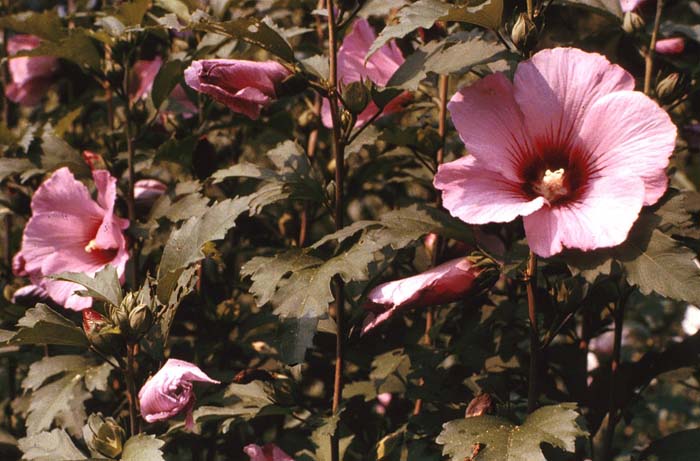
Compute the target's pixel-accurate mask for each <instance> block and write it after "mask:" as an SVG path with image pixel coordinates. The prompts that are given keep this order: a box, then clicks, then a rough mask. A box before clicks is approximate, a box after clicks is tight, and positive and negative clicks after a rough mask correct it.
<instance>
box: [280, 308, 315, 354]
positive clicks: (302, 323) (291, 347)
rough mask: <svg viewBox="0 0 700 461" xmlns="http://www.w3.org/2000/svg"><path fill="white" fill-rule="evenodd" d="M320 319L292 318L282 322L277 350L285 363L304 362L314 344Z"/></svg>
mask: <svg viewBox="0 0 700 461" xmlns="http://www.w3.org/2000/svg"><path fill="white" fill-rule="evenodd" d="M317 328H318V319H315V318H308V317H303V318H290V319H284V320H282V322H280V330H281V332H280V334H279V337H278V338H277V344H275V346H277V350H278V351H279V353H280V358H281V359H282V361H283V362H284V363H287V364H297V363H303V362H304V359H305V357H306V350H307V349H308V348H310V347H311V346H312V345H313V341H314V336H316V329H317Z"/></svg>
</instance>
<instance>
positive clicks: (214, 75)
mask: <svg viewBox="0 0 700 461" xmlns="http://www.w3.org/2000/svg"><path fill="white" fill-rule="evenodd" d="M290 75H291V72H290V71H289V70H287V69H286V68H285V67H284V66H282V65H281V64H279V63H277V62H275V61H264V62H254V61H243V60H238V59H206V60H202V61H193V62H192V64H191V65H190V67H188V68H187V69H185V81H186V82H187V84H188V85H189V86H191V87H192V88H193V89H195V90H197V91H199V92H201V93H204V94H207V95H209V96H211V97H212V98H214V99H215V100H216V101H219V102H221V103H223V104H225V105H226V106H228V108H229V109H231V110H232V111H234V112H238V113H241V114H243V115H245V116H247V117H249V118H251V119H253V120H257V119H258V118H259V117H260V111H261V110H262V109H265V108H266V107H268V106H269V105H270V104H272V102H273V101H274V100H275V99H277V88H278V86H279V85H280V83H282V81H283V80H284V79H286V78H287V77H289V76H290Z"/></svg>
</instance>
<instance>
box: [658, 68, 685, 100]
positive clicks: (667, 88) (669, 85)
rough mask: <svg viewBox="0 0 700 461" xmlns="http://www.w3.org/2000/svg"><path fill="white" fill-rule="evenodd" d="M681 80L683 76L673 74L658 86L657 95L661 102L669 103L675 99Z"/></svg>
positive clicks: (676, 73)
mask: <svg viewBox="0 0 700 461" xmlns="http://www.w3.org/2000/svg"><path fill="white" fill-rule="evenodd" d="M680 78H681V76H680V74H678V72H673V73H672V74H669V75H667V76H666V77H665V78H664V79H663V80H661V81H659V82H658V83H657V84H656V95H657V96H658V98H659V100H661V101H662V102H667V101H670V100H672V99H673V98H674V96H675V95H676V93H677V90H678V87H679V82H680Z"/></svg>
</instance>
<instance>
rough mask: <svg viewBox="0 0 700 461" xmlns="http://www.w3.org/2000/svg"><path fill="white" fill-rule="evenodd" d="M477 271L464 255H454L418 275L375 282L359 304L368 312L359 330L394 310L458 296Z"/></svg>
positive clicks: (475, 276)
mask: <svg viewBox="0 0 700 461" xmlns="http://www.w3.org/2000/svg"><path fill="white" fill-rule="evenodd" d="M480 272H481V271H480V270H479V269H477V268H475V267H474V266H472V263H470V262H469V260H468V259H467V258H457V259H453V260H451V261H447V262H446V263H443V264H440V265H439V266H435V267H433V268H432V269H429V270H427V271H425V272H423V273H421V274H418V275H414V276H412V277H407V278H404V279H400V280H394V281H392V282H386V283H382V284H381V285H377V286H376V287H374V288H373V289H372V291H370V292H369V294H368V295H367V302H366V303H365V305H364V306H363V307H364V308H365V309H367V310H370V311H372V312H371V313H370V315H369V316H368V317H367V319H365V322H364V325H363V326H362V333H363V334H364V333H367V332H368V331H369V330H371V329H372V328H374V327H376V326H377V325H379V324H380V323H382V322H385V321H386V320H388V319H389V318H390V317H392V316H393V315H394V314H396V313H397V312H400V311H403V310H406V309H410V308H412V307H417V306H431V305H434V304H444V303H449V302H452V301H456V300H458V299H461V298H462V297H464V296H465V295H466V294H467V293H468V292H469V291H470V290H471V289H472V287H473V285H474V280H476V278H477V276H478V275H479V273H480Z"/></svg>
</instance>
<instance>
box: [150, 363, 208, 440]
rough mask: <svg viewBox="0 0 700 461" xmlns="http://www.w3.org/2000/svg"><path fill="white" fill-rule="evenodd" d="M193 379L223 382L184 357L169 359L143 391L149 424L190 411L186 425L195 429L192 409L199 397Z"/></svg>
mask: <svg viewBox="0 0 700 461" xmlns="http://www.w3.org/2000/svg"><path fill="white" fill-rule="evenodd" d="M192 381H199V382H203V383H212V384H219V381H217V380H215V379H211V378H210V377H209V376H207V375H206V374H205V373H204V372H203V371H202V370H200V369H199V368H198V367H197V366H196V365H193V364H191V363H189V362H185V361H184V360H178V359H168V361H167V362H165V365H163V368H161V369H160V370H158V373H156V374H155V375H153V377H152V378H151V379H149V380H148V381H147V382H146V384H144V385H143V387H142V388H141V390H140V391H139V401H140V405H141V416H142V417H143V419H145V420H146V421H148V422H149V423H153V422H156V421H162V420H165V419H169V418H172V417H173V416H175V415H177V414H179V413H181V412H182V411H185V412H186V416H185V428H187V429H188V430H192V429H194V419H192V408H193V407H194V402H195V396H194V392H192Z"/></svg>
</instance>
